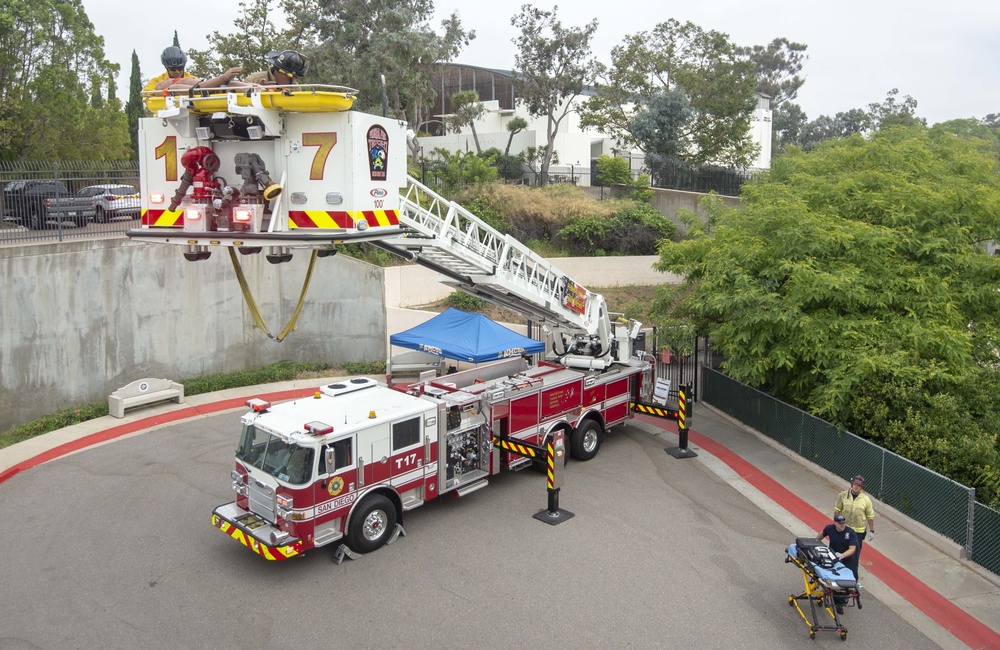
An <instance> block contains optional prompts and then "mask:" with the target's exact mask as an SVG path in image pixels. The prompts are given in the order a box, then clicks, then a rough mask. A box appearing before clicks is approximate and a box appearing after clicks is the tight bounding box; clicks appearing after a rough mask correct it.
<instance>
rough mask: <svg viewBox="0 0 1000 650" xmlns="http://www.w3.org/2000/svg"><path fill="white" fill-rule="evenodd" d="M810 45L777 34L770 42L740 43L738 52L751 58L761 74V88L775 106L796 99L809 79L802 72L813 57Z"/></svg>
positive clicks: (759, 88) (758, 73) (756, 69)
mask: <svg viewBox="0 0 1000 650" xmlns="http://www.w3.org/2000/svg"><path fill="white" fill-rule="evenodd" d="M807 47H808V46H807V45H803V44H802V43H792V42H791V41H789V40H788V39H787V38H776V39H774V40H773V41H771V42H770V43H768V44H767V45H752V46H750V47H738V48H736V52H737V53H738V54H739V55H740V56H743V57H746V59H747V60H748V61H750V62H751V63H752V64H753V66H754V69H755V71H756V74H757V91H758V92H762V93H764V94H765V95H768V96H769V97H770V98H771V107H772V108H774V107H777V106H780V105H781V104H782V103H784V102H786V101H790V100H793V99H795V96H796V95H797V94H798V92H799V88H801V87H802V84H804V83H805V79H803V78H802V77H800V76H799V73H800V72H802V64H804V63H805V61H806V59H808V58H809V56H808V55H806V53H805V51H806V48H807Z"/></svg>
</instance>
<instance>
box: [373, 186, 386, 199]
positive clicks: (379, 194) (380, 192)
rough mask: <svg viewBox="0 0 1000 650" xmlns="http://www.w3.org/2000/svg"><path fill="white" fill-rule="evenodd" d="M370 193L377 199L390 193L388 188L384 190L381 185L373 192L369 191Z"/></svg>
mask: <svg viewBox="0 0 1000 650" xmlns="http://www.w3.org/2000/svg"><path fill="white" fill-rule="evenodd" d="M369 194H371V195H372V196H374V197H375V198H376V199H381V198H382V197H384V196H386V195H388V194H389V191H388V190H384V189H382V188H381V187H376V188H375V189H374V190H372V191H371V192H369Z"/></svg>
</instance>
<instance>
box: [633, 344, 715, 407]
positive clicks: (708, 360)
mask: <svg viewBox="0 0 1000 650" xmlns="http://www.w3.org/2000/svg"><path fill="white" fill-rule="evenodd" d="M640 348H641V349H643V350H644V351H646V352H648V353H649V354H652V355H653V356H654V358H655V360H656V369H655V372H656V378H657V379H666V380H668V381H669V382H670V390H669V394H668V399H669V400H670V401H671V402H676V401H677V392H678V390H679V389H680V387H681V386H683V385H686V384H690V385H691V394H690V395H688V399H689V400H690V401H691V402H692V403H693V402H697V401H698V387H699V385H700V383H701V382H700V381H699V375H700V374H701V372H702V370H703V368H706V367H707V368H718V367H719V365H720V364H721V363H722V355H721V354H720V353H719V352H717V351H716V350H715V348H714V347H713V346H712V341H711V339H708V338H705V337H698V338H696V339H694V340H692V341H689V342H686V343H685V344H684V345H683V346H681V347H679V348H678V347H677V346H676V345H675V346H673V347H671V346H669V345H666V344H664V343H663V342H662V340H661V337H660V332H659V331H658V330H657V329H656V328H653V330H652V331H649V332H646V335H645V337H644V339H643V341H642V343H641V345H640Z"/></svg>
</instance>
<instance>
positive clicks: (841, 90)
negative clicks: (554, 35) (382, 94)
mask: <svg viewBox="0 0 1000 650" xmlns="http://www.w3.org/2000/svg"><path fill="white" fill-rule="evenodd" d="M533 4H534V5H535V6H537V7H540V8H543V9H551V8H552V7H553V5H554V4H556V3H552V2H535V3H533ZM83 5H84V8H85V9H86V11H87V15H88V16H89V17H90V19H91V21H92V22H93V23H94V25H95V28H96V31H97V33H98V34H99V35H101V36H103V37H104V40H105V50H106V54H107V56H108V58H109V59H110V60H112V61H114V62H118V63H120V64H121V66H122V72H121V76H120V78H119V80H118V87H119V90H120V94H121V95H122V96H123V98H124V95H125V94H127V91H128V76H129V72H130V69H131V55H132V50H133V49H134V50H135V51H136V53H137V54H138V55H139V63H140V68H141V71H142V74H143V76H144V77H146V78H148V77H151V76H153V75H156V74H159V73H161V72H162V71H163V69H162V67H161V66H160V60H159V59H160V52H161V51H162V50H163V48H164V47H166V46H167V45H170V44H171V41H172V39H173V32H174V29H177V31H178V34H179V36H180V41H181V45H182V46H183V47H185V48H192V47H193V48H197V49H203V48H205V47H206V46H207V40H206V36H207V35H208V34H210V33H211V32H213V31H219V32H222V33H230V32H231V31H232V30H233V22H232V21H233V18H234V16H235V15H236V12H237V11H238V8H239V0H214V2H211V3H206V2H203V1H202V0H170V2H169V3H168V5H161V4H158V3H146V2H137V3H132V4H130V5H128V7H127V8H124V7H123V5H122V3H121V0H83ZM820 5H822V8H819V7H820ZM435 6H436V8H437V18H436V19H435V21H434V26H435V27H438V26H439V24H440V19H441V18H444V17H446V16H447V15H449V14H450V13H451V12H453V11H457V12H458V14H459V16H460V18H461V19H462V22H463V24H464V25H465V27H466V29H473V30H475V31H476V39H475V40H474V41H473V42H472V43H471V44H470V46H469V47H468V48H466V50H465V51H464V52H463V53H462V54H461V55H460V56H459V57H458V60H457V62H458V63H465V64H469V65H478V66H483V67H490V68H508V69H509V68H511V67H513V64H514V46H513V44H512V43H511V39H512V38H513V37H514V29H513V28H512V27H511V25H510V18H511V16H512V15H513V14H514V13H516V12H517V11H518V9H519V7H520V4H518V3H517V2H515V3H500V4H493V3H491V2H481V1H476V2H472V1H470V0H436V3H435ZM558 16H559V18H560V20H561V21H562V23H563V25H566V26H569V25H575V26H582V25H584V24H586V23H587V22H588V21H590V20H591V19H594V18H596V19H597V21H598V25H599V26H598V29H597V34H596V36H595V40H594V43H593V51H594V55H595V56H596V57H597V58H598V59H600V60H602V61H604V62H605V63H610V58H611V57H610V52H611V48H612V47H614V45H615V44H616V43H618V42H620V41H621V39H622V38H623V37H624V36H626V35H628V34H635V33H638V32H640V31H643V30H648V29H650V28H652V27H653V26H655V25H656V24H657V23H660V22H663V21H666V20H668V19H670V18H675V19H677V20H679V21H681V22H685V21H691V22H693V23H694V24H696V25H698V26H699V27H701V28H703V29H706V30H708V29H714V30H717V31H720V32H724V33H726V34H729V37H730V40H731V41H733V42H734V43H736V44H737V45H765V44H767V43H769V42H771V41H772V40H773V39H774V38H777V37H785V38H788V39H789V40H791V41H796V42H799V43H804V44H806V45H808V46H809V48H808V50H807V51H806V53H807V54H808V55H809V59H808V61H806V64H805V67H804V68H803V74H804V75H805V78H806V83H805V84H804V85H803V86H802V89H801V90H800V91H799V96H798V98H797V102H798V103H799V104H800V105H801V106H802V108H803V109H804V110H805V112H806V114H807V115H808V116H809V119H815V118H816V117H818V116H819V115H834V114H836V113H838V112H841V111H846V110H849V109H852V108H865V107H867V105H868V104H870V103H873V102H878V103H881V102H882V100H884V99H885V96H886V93H887V92H888V91H890V90H891V89H893V88H898V89H899V94H900V97H902V96H904V95H910V96H912V97H913V98H914V99H916V100H917V102H918V105H917V114H918V115H919V116H921V117H924V118H926V119H927V121H928V123H929V124H934V123H936V122H940V121H944V120H949V119H954V118H959V117H978V118H982V117H984V116H986V115H987V114H989V113H1000V2H997V1H996V0H953V1H951V2H941V1H940V0H937V1H935V2H929V1H927V0H907V1H905V2H904V1H902V0H866V1H865V2H859V1H857V0H843V1H841V2H839V3H830V2H822V3H821V2H816V1H815V0H805V1H803V0H757V1H756V2H747V0H709V1H708V2H684V3H666V2H649V1H648V0H644V1H641V2H640V1H639V0H617V1H615V0H574V1H572V2H569V1H564V2H562V3H561V4H560V5H559V10H558ZM181 17H183V19H181ZM174 18H176V20H173V19H174ZM246 72H252V71H246ZM313 81H319V80H313ZM325 81H329V82H330V83H342V84H344V85H348V86H349V85H350V80H349V79H330V80H325Z"/></svg>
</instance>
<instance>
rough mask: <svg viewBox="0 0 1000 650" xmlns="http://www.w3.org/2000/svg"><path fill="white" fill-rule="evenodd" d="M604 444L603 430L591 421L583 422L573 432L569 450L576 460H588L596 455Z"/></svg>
mask: <svg viewBox="0 0 1000 650" xmlns="http://www.w3.org/2000/svg"><path fill="white" fill-rule="evenodd" d="M602 442H604V430H603V429H602V428H601V425H600V424H598V423H597V422H594V421H593V420H584V421H583V423H582V424H581V425H580V426H579V427H577V428H576V430H575V431H574V432H573V437H572V439H571V440H570V450H571V451H572V452H573V458H576V459H577V460H590V459H591V458H593V457H594V456H596V455H597V452H598V451H600V449H601V443H602Z"/></svg>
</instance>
